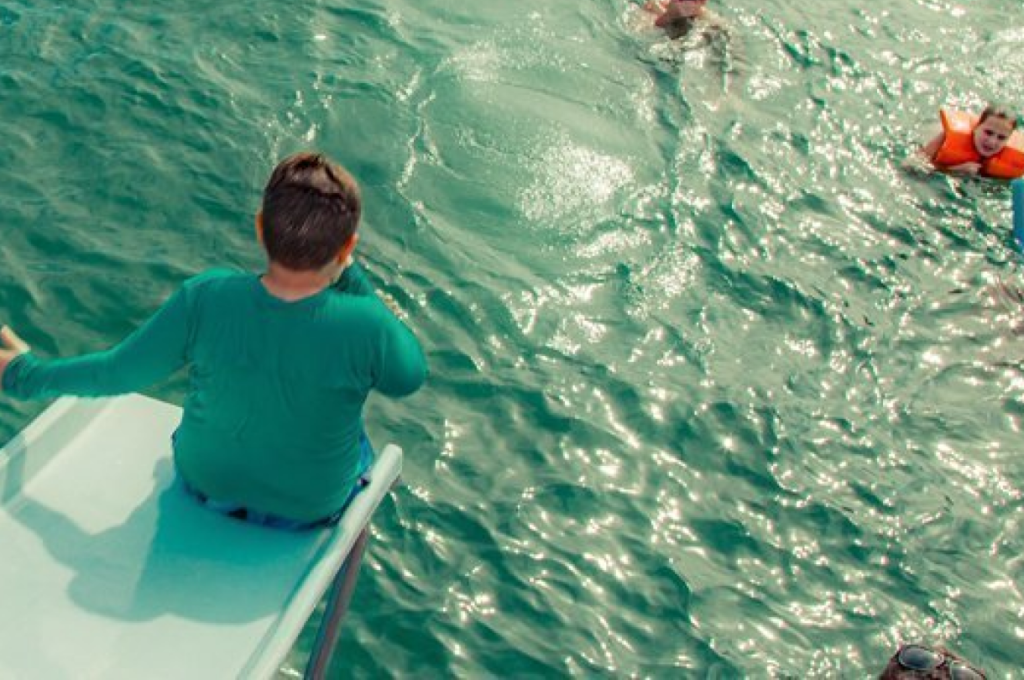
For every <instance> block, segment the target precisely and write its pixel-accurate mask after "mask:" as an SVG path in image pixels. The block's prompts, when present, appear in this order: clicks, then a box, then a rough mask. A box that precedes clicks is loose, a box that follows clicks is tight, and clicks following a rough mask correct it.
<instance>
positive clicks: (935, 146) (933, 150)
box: [918, 132, 946, 161]
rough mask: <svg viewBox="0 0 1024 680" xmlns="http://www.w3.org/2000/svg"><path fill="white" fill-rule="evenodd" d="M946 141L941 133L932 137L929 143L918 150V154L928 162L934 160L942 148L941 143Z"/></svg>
mask: <svg viewBox="0 0 1024 680" xmlns="http://www.w3.org/2000/svg"><path fill="white" fill-rule="evenodd" d="M945 140H946V135H945V133H943V132H940V133H939V134H937V135H935V136H934V137H932V139H931V141H929V142H928V143H927V144H925V145H924V146H922V147H921V148H920V149H918V153H920V154H921V155H922V156H924V157H925V158H927V159H928V160H930V161H931V160H934V159H935V154H937V153H938V152H939V149H940V148H942V142H944V141H945Z"/></svg>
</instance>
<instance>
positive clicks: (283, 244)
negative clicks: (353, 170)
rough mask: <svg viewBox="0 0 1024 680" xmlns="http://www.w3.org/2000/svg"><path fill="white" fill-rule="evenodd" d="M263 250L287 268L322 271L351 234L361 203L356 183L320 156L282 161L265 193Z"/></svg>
mask: <svg viewBox="0 0 1024 680" xmlns="http://www.w3.org/2000/svg"><path fill="white" fill-rule="evenodd" d="M262 210H263V247H264V248H266V249H267V255H268V256H269V257H270V259H271V260H273V261H274V262H277V263H278V264H281V265H283V266H285V267H287V268H288V269H293V270H296V271H308V270H316V269H320V268H321V267H323V266H324V265H326V264H328V263H329V262H330V261H331V260H332V259H334V258H335V257H337V256H338V253H339V252H340V251H341V248H342V246H344V245H345V243H346V242H347V241H348V239H349V238H351V236H352V235H353V234H354V233H355V231H356V227H357V226H358V225H359V216H360V214H361V213H362V198H361V197H360V194H359V185H358V184H356V181H355V179H353V178H352V176H351V175H350V174H349V173H348V172H346V171H345V169H344V168H342V167H341V166H339V165H336V164H335V163H332V162H331V161H330V160H328V159H327V158H326V157H325V156H324V155H323V154H319V153H312V152H301V153H297V154H294V155H292V156H289V157H288V158H285V159H284V160H283V161H281V162H280V163H278V165H277V167H276V168H274V171H273V172H272V173H271V175H270V179H269V180H267V186H266V187H265V188H264V189H263V208H262Z"/></svg>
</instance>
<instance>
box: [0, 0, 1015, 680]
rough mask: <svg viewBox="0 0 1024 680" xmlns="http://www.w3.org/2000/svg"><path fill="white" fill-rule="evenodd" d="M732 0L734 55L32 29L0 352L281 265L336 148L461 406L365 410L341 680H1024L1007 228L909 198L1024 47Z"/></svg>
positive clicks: (985, 206)
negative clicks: (922, 669) (283, 196)
mask: <svg viewBox="0 0 1024 680" xmlns="http://www.w3.org/2000/svg"><path fill="white" fill-rule="evenodd" d="M712 5H713V6H714V7H715V8H716V10H717V11H718V13H719V14H720V15H721V16H722V17H723V19H724V21H725V22H726V23H727V24H728V25H729V27H730V33H729V35H730V37H729V38H728V39H727V40H725V41H724V42H714V41H713V42H711V43H710V44H708V43H706V42H704V41H702V40H701V39H700V36H697V37H694V38H688V39H687V40H686V41H685V42H684V43H682V44H669V43H668V42H667V41H665V40H664V39H663V38H662V37H661V36H659V35H658V34H657V33H656V32H653V31H651V30H649V29H648V28H646V26H645V25H644V17H642V16H641V15H640V14H639V13H638V11H637V9H636V6H635V5H629V4H625V3H621V2H611V1H610V0H604V1H602V2H562V3H547V2H545V3H541V2H533V1H531V0H526V2H522V3H499V2H479V3H472V4H464V5H455V4H452V3H442V2H437V1H436V0H425V1H424V2H417V3H411V2H404V1H403V0H394V1H393V2H390V3H380V2H374V1H371V2H369V3H362V4H360V5H352V6H347V5H344V4H342V3H340V2H337V1H336V0H323V1H321V2H311V3H305V4H301V3H300V4H294V3H293V4H291V5H283V4H280V3H270V2H266V1H264V0H252V1H250V2H247V3H245V4H242V3H237V2H217V3H214V2H209V1H208V0H198V1H197V2H193V3H189V4H188V5H187V6H186V5H182V4H181V3H171V2H166V1H159V0H156V1H151V2H126V1H123V0H87V1H84V2H80V3H75V4H74V5H73V6H68V7H58V6H53V5H52V4H50V3H38V2H31V3H30V2H28V1H27V0H13V1H9V2H6V3H4V6H3V7H2V8H0V91H2V93H3V96H2V97H0V139H2V140H3V143H2V144H0V206H2V207H3V211H2V220H0V310H2V311H0V314H2V317H3V319H4V320H5V321H7V322H9V323H11V324H12V325H13V326H14V327H15V328H17V329H18V330H19V331H21V332H22V335H23V336H24V337H25V338H26V339H27V340H29V341H30V342H31V343H32V344H33V345H34V346H35V348H36V349H37V350H38V351H39V352H41V353H43V354H46V355H55V354H70V353H76V352H82V351H87V350H90V349H95V348H98V347H100V346H105V345H106V344H109V343H112V342H114V341H116V340H117V339H119V338H120V337H121V336H123V335H124V334H125V333H127V332H128V331H129V330H130V329H132V328H133V327H134V326H135V325H136V324H138V323H139V322H140V321H141V320H142V319H144V318H145V317H146V316H147V314H148V313H149V312H151V311H152V310H153V308H154V307H155V306H156V305H157V304H158V303H159V301H160V300H161V299H162V298H163V297H164V296H166V295H167V294H168V293H169V292H170V291H171V290H173V289H174V287H175V286H176V285H177V284H178V283H179V282H180V281H181V280H182V279H183V278H185V277H187V276H189V275H191V274H193V273H195V272H198V271H201V270H203V269H205V268H207V267H211V266H215V265H221V264H225V263H226V264H230V265H236V266H240V267H253V268H255V267H259V266H260V264H261V258H260V255H259V251H258V250H257V248H256V247H255V245H254V243H253V240H252V228H251V225H252V219H253V212H254V210H255V209H256V207H257V205H258V199H259V190H260V188H261V186H262V182H263V181H264V179H265V177H266V175H267V173H268V172H269V170H270V168H271V167H272V165H273V164H274V163H275V161H276V160H277V159H278V158H280V157H281V156H282V155H283V154H286V153H289V152H291V151H294V150H297V149H300V148H309V147H315V148H319V149H323V150H325V151H327V152H328V153H330V154H331V155H332V156H334V157H335V158H336V159H338V160H339V161H341V162H342V163H344V164H345V165H346V166H348V167H349V168H350V169H351V170H352V171H353V173H354V174H355V175H356V176H357V177H358V178H359V180H360V181H361V182H362V184H363V186H364V189H365V200H366V223H365V231H364V236H363V241H362V242H361V252H362V256H363V258H364V259H365V262H366V264H367V267H368V269H369V270H370V271H371V273H372V275H373V278H374V280H375V282H376V283H377V284H378V285H379V286H380V287H381V288H382V289H383V290H386V291H388V292H390V293H391V294H392V295H394V297H395V298H396V299H397V300H398V302H399V304H400V305H401V307H403V309H404V310H405V311H406V312H407V313H408V315H409V320H410V323H411V325H412V326H413V327H414V328H415V330H416V332H417V333H418V334H419V335H420V337H421V338H422V340H423V343H424V345H425V347H426V349H427V351H428V353H429V359H430V362H431V368H432V376H431V380H430V383H429V385H428V388H427V389H425V390H424V391H423V392H421V393H420V394H419V395H417V396H415V397H413V398H411V399H409V400H406V401H402V402H387V401H384V400H375V401H373V402H372V403H371V404H370V406H369V409H368V419H369V425H370V432H371V436H373V437H374V438H375V439H376V440H377V441H378V442H383V441H385V440H393V441H396V442H398V443H399V444H401V445H402V446H403V447H404V448H405V450H406V468H405V473H404V480H405V485H404V486H403V487H402V488H400V489H399V490H397V491H396V493H395V494H394V495H393V498H392V501H391V502H390V503H388V504H386V505H385V506H384V507H383V508H382V510H381V511H380V512H379V513H378V516H377V520H376V524H375V530H374V536H373V541H372V543H371V551H370V554H369V556H368V564H367V568H366V569H365V570H364V572H363V575H362V577H361V580H360V584H359V588H358V590H357V593H356V597H355V600H354V603H353V606H354V610H353V612H352V613H351V615H350V616H349V618H348V620H347V622H346V627H345V630H344V635H343V638H342V640H341V651H340V652H339V654H338V656H337V657H336V659H335V665H334V667H333V674H334V675H335V676H336V677H349V676H356V677H379V676H382V675H385V676H386V675H392V676H405V675H409V674H412V673H417V674H422V675H427V676H449V675H456V676H462V677H480V676H510V675H511V676H549V675H550V676H566V675H576V676H585V677H589V676H594V675H608V676H632V675H636V676H657V677H705V676H710V677H719V678H732V677H801V678H802V677H821V678H832V677H852V678H856V677H870V676H872V674H877V672H878V671H880V670H881V668H882V667H883V666H884V665H885V662H886V660H887V659H888V657H889V655H890V654H891V652H892V649H893V648H894V647H895V645H896V644H897V643H898V642H899V641H901V640H922V641H927V642H945V643H946V644H947V645H948V646H950V647H952V648H954V649H956V650H958V651H960V652H961V653H963V654H964V655H966V656H967V657H968V658H970V659H971V660H973V661H974V662H975V663H977V664H979V665H982V666H983V667H985V668H986V669H987V670H988V671H989V673H990V677H1024V673H1022V672H1021V671H1020V668H1021V667H1024V652H1022V649H1024V595H1022V593H1021V583H1022V578H1024V562H1022V559H1021V557H1020V555H1021V553H1022V552H1024V538H1022V536H1021V522H1022V503H1021V500H1022V497H1024V461H1022V459H1021V456H1020V448H1021V447H1020V442H1021V427H1022V425H1024V370H1022V368H1021V364H1020V361H1019V356H1020V354H1021V334H1022V333H1024V314H1022V312H1021V306H1020V301H1021V299H1022V296H1021V293H1020V291H1021V290H1022V288H1024V280H1022V272H1024V270H1022V267H1021V258H1020V256H1019V255H1017V254H1016V253H1015V252H1014V250H1013V244H1012V239H1011V236H1010V232H1009V222H1010V214H1009V192H1008V191H1007V189H1006V188H1005V187H1000V186H992V185H986V184H982V183H979V182H972V181H966V182H962V181H954V180H950V179H948V178H945V177H937V176H928V175H926V174H922V173H917V172H910V171H906V170H904V169H903V168H902V167H901V165H902V163H903V161H904V159H905V158H906V157H907V155H908V153H909V150H910V149H911V148H912V147H913V146H914V145H916V144H918V143H920V142H922V141H923V140H924V138H925V137H926V136H927V135H928V134H930V132H931V127H933V126H934V125H935V124H936V110H937V108H938V107H939V106H940V105H943V104H948V105H955V106H964V107H977V106H980V105H981V103H982V102H983V101H984V100H986V99H987V98H989V97H999V98H1001V99H1004V100H1006V101H1008V102H1010V103H1011V104H1014V105H1017V106H1024V79H1022V77H1021V74H1022V73H1024V29H1021V28H1020V27H1021V26H1022V25H1024V21H1022V20H1024V9H1022V8H1021V5H1020V4H1019V2H1016V1H1015V0H986V1H985V2H981V1H980V0H976V1H971V0H963V1H962V2H960V3H952V2H945V1H939V0H933V1H923V0H922V1H911V0H895V1H894V2H889V3H861V4H859V5H851V4H849V3H844V2H839V1H838V0H821V1H820V2H817V3H811V4H808V3H800V4H798V5H796V6H792V7H790V6H772V5H767V4H765V3H763V2H758V3H755V2H750V1H749V0H737V2H735V3H729V4H726V3H724V2H716V0H712ZM930 126H931V127H930ZM151 393H152V394H154V395H156V396H159V397H162V398H166V399H170V400H180V398H181V395H182V380H181V378H180V377H179V378H177V379H175V380H173V381H171V382H170V383H168V384H165V385H161V386H157V387H155V388H153V390H151ZM41 408H42V405H41V404H16V403H11V402H9V401H0V441H3V440H6V439H7V438H9V437H10V436H11V435H12V434H13V433H14V432H16V431H17V430H18V429H20V428H21V427H22V426H24V425H25V424H26V423H27V422H28V421H29V420H30V419H31V417H32V416H33V415H34V414H36V413H38V412H39V411H40V410H41ZM310 633H311V631H309V630H307V631H306V632H305V634H304V636H303V638H302V639H300V641H299V643H298V645H297V648H296V650H295V651H294V653H293V655H292V658H291V659H290V661H289V664H288V666H287V667H286V668H285V669H283V670H282V675H284V676H290V675H294V674H295V673H296V672H297V669H298V668H301V666H302V663H303V659H304V656H305V654H304V652H305V651H306V650H308V648H309V644H310Z"/></svg>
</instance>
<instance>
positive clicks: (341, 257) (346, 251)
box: [336, 233, 359, 264]
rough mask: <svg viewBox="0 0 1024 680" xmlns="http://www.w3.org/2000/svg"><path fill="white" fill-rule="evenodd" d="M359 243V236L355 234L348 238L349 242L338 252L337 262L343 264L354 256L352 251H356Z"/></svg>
mask: <svg viewBox="0 0 1024 680" xmlns="http://www.w3.org/2000/svg"><path fill="white" fill-rule="evenodd" d="M358 242H359V234H356V233H353V234H352V235H351V236H349V237H348V240H347V241H345V243H344V244H343V245H342V246H341V250H339V251H338V257H337V258H336V260H337V262H338V263H339V264H341V263H343V262H344V261H345V260H347V259H348V258H349V256H350V255H352V251H353V250H355V249H356V243H358Z"/></svg>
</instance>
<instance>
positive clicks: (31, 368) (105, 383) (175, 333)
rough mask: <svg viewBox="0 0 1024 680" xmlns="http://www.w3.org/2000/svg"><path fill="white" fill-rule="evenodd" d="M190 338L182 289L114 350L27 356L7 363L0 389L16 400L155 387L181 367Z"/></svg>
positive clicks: (130, 390)
mask: <svg viewBox="0 0 1024 680" xmlns="http://www.w3.org/2000/svg"><path fill="white" fill-rule="evenodd" d="M187 334H188V320H187V302H186V299H185V291H184V289H180V290H178V292H177V293H175V294H174V295H173V296H172V297H171V298H170V299H169V300H168V301H167V302H165V303H164V305H163V306H162V307H161V308H160V309H159V310H158V311H157V312H156V313H155V314H154V315H153V316H152V317H150V318H149V320H148V321H146V323H145V324H143V325H142V326H141V327H139V328H138V329H137V330H136V331H135V332H134V333H132V334H131V335H129V336H128V337H127V338H125V339H124V340H122V341H121V342H120V343H119V344H118V345H117V346H115V347H112V348H111V349H108V350H106V351H103V352H96V353H93V354H85V355H82V356H78V357H72V358H68V359H52V360H43V359H40V358H38V357H36V356H35V355H34V354H32V353H31V352H24V353H20V354H18V355H17V356H15V357H13V358H12V359H11V360H10V363H8V364H7V366H6V370H5V371H4V373H3V384H2V389H3V391H4V392H6V393H7V394H9V395H10V396H12V397H15V398H19V399H46V398H50V397H58V396H61V395H65V394H73V395H77V396H83V397H98V396H104V395H109V394H124V393H126V392H132V391H135V390H138V389H142V388H143V387H147V386H148V385H151V384H153V383H154V382H156V381H157V380H159V379H160V378H163V377H165V376H167V375H170V374H171V373H173V372H174V371H175V370H177V369H178V368H180V367H181V366H183V365H184V364H185V353H186V344H187Z"/></svg>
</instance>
